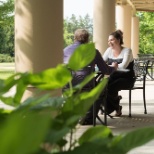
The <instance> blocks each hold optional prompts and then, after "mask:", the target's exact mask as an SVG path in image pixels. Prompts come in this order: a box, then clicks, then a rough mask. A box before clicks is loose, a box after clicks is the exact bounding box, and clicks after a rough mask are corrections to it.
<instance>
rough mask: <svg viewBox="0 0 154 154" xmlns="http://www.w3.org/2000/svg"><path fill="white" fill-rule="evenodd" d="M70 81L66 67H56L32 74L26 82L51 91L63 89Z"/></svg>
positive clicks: (70, 77)
mask: <svg viewBox="0 0 154 154" xmlns="http://www.w3.org/2000/svg"><path fill="white" fill-rule="evenodd" d="M71 79H72V76H71V74H70V71H69V70H68V69H67V68H66V66H64V65H58V66H57V67H56V68H51V69H47V70H45V71H43V72H41V73H36V74H32V75H31V76H29V77H28V79H27V82H29V84H31V85H33V86H36V87H38V88H40V89H43V90H53V89H58V88H62V87H64V86H65V85H66V84H67V83H68V82H69V81H70V80H71Z"/></svg>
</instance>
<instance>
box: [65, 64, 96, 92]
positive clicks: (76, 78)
mask: <svg viewBox="0 0 154 154" xmlns="http://www.w3.org/2000/svg"><path fill="white" fill-rule="evenodd" d="M69 70H70V69H69ZM70 72H71V74H72V77H73V79H72V81H71V83H72V86H76V85H78V84H80V83H81V82H82V81H83V80H84V79H85V78H86V77H87V76H88V75H90V74H91V73H92V72H94V67H92V66H87V67H85V68H83V69H81V70H78V71H72V70H70ZM94 87H95V79H92V80H91V81H90V82H88V84H86V85H85V86H84V87H83V88H82V90H86V91H87V90H88V91H89V90H91V89H92V88H94ZM67 88H69V84H67V85H66V86H65V87H64V89H67Z"/></svg>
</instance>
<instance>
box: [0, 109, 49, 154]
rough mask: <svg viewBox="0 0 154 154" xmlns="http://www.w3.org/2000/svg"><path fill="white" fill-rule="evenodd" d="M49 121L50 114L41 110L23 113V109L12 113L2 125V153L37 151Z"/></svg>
mask: <svg viewBox="0 0 154 154" xmlns="http://www.w3.org/2000/svg"><path fill="white" fill-rule="evenodd" d="M24 113H26V112H24ZM49 123H50V114H45V113H39V112H27V113H26V114H23V110H22V112H21V110H20V111H17V112H13V113H11V114H10V115H9V116H8V117H7V119H6V121H5V123H3V125H1V127H0V136H1V140H0V153H1V154H10V153H11V154H28V153H34V152H36V151H37V149H38V148H39V147H40V144H41V143H42V141H43V140H44V138H45V136H46V133H47V131H48V128H49ZM8 147H9V148H8Z"/></svg>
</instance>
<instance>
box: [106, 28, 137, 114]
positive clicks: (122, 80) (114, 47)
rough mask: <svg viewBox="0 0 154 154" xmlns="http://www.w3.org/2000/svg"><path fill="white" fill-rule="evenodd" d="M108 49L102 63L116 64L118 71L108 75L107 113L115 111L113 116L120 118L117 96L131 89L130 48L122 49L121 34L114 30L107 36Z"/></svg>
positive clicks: (131, 60)
mask: <svg viewBox="0 0 154 154" xmlns="http://www.w3.org/2000/svg"><path fill="white" fill-rule="evenodd" d="M108 45H109V48H107V50H106V51H105V53H104V55H103V59H104V61H105V62H106V63H107V64H108V65H113V63H118V70H117V71H115V72H114V73H113V74H111V75H110V79H109V83H108V94H107V113H108V114H110V113H112V112H113V111H116V114H115V116H121V114H122V106H120V105H119V103H120V99H121V97H119V96H118V92H119V91H120V90H125V89H128V88H130V87H133V85H134V82H135V79H134V70H133V64H134V60H133V54H132V50H131V49H130V48H126V47H123V46H122V45H123V32H122V31H121V30H116V31H115V32H112V33H111V34H110V35H109V38H108Z"/></svg>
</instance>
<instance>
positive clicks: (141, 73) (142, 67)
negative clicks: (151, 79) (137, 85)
mask: <svg viewBox="0 0 154 154" xmlns="http://www.w3.org/2000/svg"><path fill="white" fill-rule="evenodd" d="M148 64H149V60H140V59H135V60H134V72H135V77H136V81H142V80H144V79H146V75H147V73H148Z"/></svg>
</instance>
